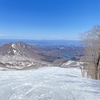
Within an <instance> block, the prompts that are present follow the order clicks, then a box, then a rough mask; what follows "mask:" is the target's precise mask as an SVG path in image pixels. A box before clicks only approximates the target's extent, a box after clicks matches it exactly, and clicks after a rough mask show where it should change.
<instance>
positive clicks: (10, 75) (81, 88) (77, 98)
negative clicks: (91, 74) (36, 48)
mask: <svg viewBox="0 0 100 100" xmlns="http://www.w3.org/2000/svg"><path fill="white" fill-rule="evenodd" d="M80 74H81V73H80V71H79V69H75V68H71V69H67V68H58V67H44V68H40V69H36V70H28V71H0V100H100V81H96V80H92V79H87V78H83V77H81V75H80Z"/></svg>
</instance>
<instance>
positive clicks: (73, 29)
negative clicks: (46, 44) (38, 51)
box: [0, 0, 100, 40]
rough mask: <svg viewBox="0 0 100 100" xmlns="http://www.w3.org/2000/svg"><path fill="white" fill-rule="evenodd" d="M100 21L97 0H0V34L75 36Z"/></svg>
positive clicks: (54, 37)
mask: <svg viewBox="0 0 100 100" xmlns="http://www.w3.org/2000/svg"><path fill="white" fill-rule="evenodd" d="M99 24H100V0H0V38H13V39H53V40H55V39H66V40H77V39H78V37H79V34H80V33H83V32H85V31H87V30H89V29H91V28H92V27H93V26H94V25H99Z"/></svg>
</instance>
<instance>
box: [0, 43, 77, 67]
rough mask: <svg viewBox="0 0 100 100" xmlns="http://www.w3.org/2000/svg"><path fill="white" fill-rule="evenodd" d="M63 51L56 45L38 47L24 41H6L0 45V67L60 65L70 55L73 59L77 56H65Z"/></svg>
mask: <svg viewBox="0 0 100 100" xmlns="http://www.w3.org/2000/svg"><path fill="white" fill-rule="evenodd" d="M57 47H58V46H57ZM44 48H46V49H44ZM65 51H66V49H64V48H61V47H60V48H56V46H54V47H51V48H50V47H47V46H46V47H43V48H39V47H37V46H36V45H35V46H34V45H29V44H26V43H24V42H13V43H8V44H4V45H2V46H0V67H4V68H10V69H28V68H34V67H39V66H49V65H52V66H61V65H62V64H63V63H65V62H67V61H68V60H70V59H71V58H72V57H73V58H74V60H76V59H77V57H74V56H71V55H70V54H67V53H66V55H67V56H64V53H63V52H65ZM67 51H70V50H67ZM70 53H71V51H70ZM71 54H72V53H71ZM68 57H70V58H68Z"/></svg>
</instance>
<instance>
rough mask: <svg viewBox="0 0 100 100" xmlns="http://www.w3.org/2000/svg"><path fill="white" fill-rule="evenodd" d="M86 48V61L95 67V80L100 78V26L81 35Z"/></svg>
mask: <svg viewBox="0 0 100 100" xmlns="http://www.w3.org/2000/svg"><path fill="white" fill-rule="evenodd" d="M81 40H82V41H83V43H84V47H85V55H86V56H85V61H86V62H88V64H91V65H93V66H94V69H95V78H98V74H97V73H98V71H99V62H100V26H94V27H93V28H92V29H91V30H89V31H86V32H85V33H83V34H82V35H81Z"/></svg>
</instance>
